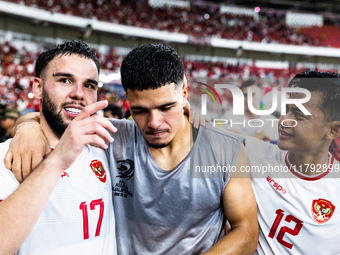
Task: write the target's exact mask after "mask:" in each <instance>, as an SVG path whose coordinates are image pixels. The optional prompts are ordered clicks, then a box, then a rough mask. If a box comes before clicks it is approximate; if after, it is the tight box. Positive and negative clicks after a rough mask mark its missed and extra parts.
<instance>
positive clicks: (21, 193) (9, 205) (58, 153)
mask: <svg viewBox="0 0 340 255" xmlns="http://www.w3.org/2000/svg"><path fill="white" fill-rule="evenodd" d="M105 105H106V103H103V102H99V103H97V104H93V105H90V106H88V107H86V108H85V109H83V111H82V112H81V113H80V114H79V115H78V116H77V117H76V118H75V119H74V120H73V121H72V122H71V123H70V124H69V126H68V128H67V129H66V131H65V133H64V134H63V136H62V137H61V139H60V141H59V143H58V145H57V146H56V148H55V150H54V151H53V152H51V153H50V154H49V155H48V157H47V158H46V159H45V160H44V161H43V162H42V163H41V164H40V165H39V166H38V167H36V169H35V170H34V171H33V173H32V174H31V175H29V176H28V178H27V179H26V180H25V181H24V182H23V183H22V184H21V185H20V186H19V187H18V188H17V189H16V190H15V191H14V192H13V193H12V194H11V195H10V196H8V197H7V198H5V199H4V200H3V201H2V202H0V247H1V249H0V254H14V253H15V252H16V251H17V250H18V249H19V248H20V246H21V244H22V243H23V242H24V240H25V239H26V237H27V236H28V235H29V233H30V232H31V230H32V228H33V226H34V225H35V223H36V221H37V219H38V217H39V215H40V214H41V212H42V210H43V208H44V206H45V204H46V202H47V200H48V197H49V196H50V194H51V192H52V190H53V189H54V187H55V185H56V184H57V182H58V180H59V179H60V175H61V174H62V173H63V171H65V170H66V169H68V168H69V167H70V166H71V165H72V163H73V162H74V160H75V159H76V158H77V156H78V155H79V154H80V152H81V151H82V149H83V147H84V145H85V144H89V143H96V144H98V145H99V146H100V147H101V148H104V149H105V148H106V147H107V145H106V144H105V142H104V141H103V139H105V140H106V141H108V142H112V140H113V139H112V137H111V136H110V133H109V131H110V132H115V131H116V129H115V128H114V127H113V125H112V124H111V123H110V122H109V121H108V120H105V119H103V118H100V117H99V116H96V115H93V116H91V117H90V115H91V113H94V112H96V111H97V110H99V109H102V108H104V107H105ZM99 136H101V137H103V139H101V138H100V137H99ZM0 165H1V166H2V168H3V165H2V164H0ZM13 179H14V177H13V176H11V174H10V172H9V171H8V170H6V169H0V192H2V193H3V192H5V191H4V188H3V186H6V183H7V182H8V181H10V182H12V183H14V181H15V180H14V181H13ZM7 186H8V185H7ZM0 196H2V197H0V199H2V198H3V196H4V195H3V194H0Z"/></svg>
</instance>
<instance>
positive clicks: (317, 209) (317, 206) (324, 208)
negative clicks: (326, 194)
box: [312, 198, 335, 223]
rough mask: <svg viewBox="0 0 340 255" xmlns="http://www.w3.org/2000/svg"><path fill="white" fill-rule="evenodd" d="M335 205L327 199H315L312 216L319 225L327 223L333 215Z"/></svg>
mask: <svg viewBox="0 0 340 255" xmlns="http://www.w3.org/2000/svg"><path fill="white" fill-rule="evenodd" d="M334 210H335V205H333V204H332V202H330V201H328V200H326V199H322V198H319V199H315V200H313V203H312V215H313V218H314V220H315V221H316V222H317V223H326V222H327V221H328V220H329V219H330V218H331V217H332V215H333V213H334Z"/></svg>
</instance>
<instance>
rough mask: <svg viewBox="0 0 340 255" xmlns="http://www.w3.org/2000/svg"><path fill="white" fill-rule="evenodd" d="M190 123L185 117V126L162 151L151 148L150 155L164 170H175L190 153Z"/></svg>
mask: <svg viewBox="0 0 340 255" xmlns="http://www.w3.org/2000/svg"><path fill="white" fill-rule="evenodd" d="M190 128H191V125H190V122H189V120H188V117H186V116H183V124H182V126H181V128H180V130H179V131H178V132H177V134H176V135H175V137H174V138H173V139H172V141H171V143H170V144H169V145H168V146H166V147H164V148H160V149H156V148H153V147H151V146H149V150H150V153H151V155H152V157H153V159H154V160H155V162H156V163H157V164H158V166H159V167H160V168H162V169H163V170H172V169H174V168H175V167H176V166H177V165H178V164H179V163H180V162H182V160H183V159H184V158H185V157H186V156H187V155H188V154H189V152H190V141H191V139H190V138H191V136H190Z"/></svg>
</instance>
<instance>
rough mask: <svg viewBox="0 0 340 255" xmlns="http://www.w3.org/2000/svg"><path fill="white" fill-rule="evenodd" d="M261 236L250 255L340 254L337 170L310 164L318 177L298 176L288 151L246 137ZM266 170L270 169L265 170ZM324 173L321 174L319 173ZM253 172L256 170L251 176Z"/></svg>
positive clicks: (334, 164)
mask: <svg viewBox="0 0 340 255" xmlns="http://www.w3.org/2000/svg"><path fill="white" fill-rule="evenodd" d="M246 151H247V153H248V157H249V161H250V165H251V166H256V168H252V172H251V176H252V185H253V189H254V193H255V196H256V200H257V206H258V220H259V227H260V237H259V244H258V247H257V251H256V253H255V254H266V255H268V254H280V255H281V254H294V255H296V254H327V255H329V254H334V255H335V254H340V242H339V237H340V196H339V194H338V190H339V189H340V179H339V177H340V174H339V172H340V169H339V166H340V164H339V162H337V161H335V160H334V158H333V157H330V164H329V166H330V167H328V165H326V166H325V168H324V169H322V168H323V167H324V166H309V167H313V168H314V169H315V170H314V171H318V173H320V174H318V175H316V176H313V177H312V178H308V177H307V176H306V175H303V174H300V173H297V171H294V169H293V168H292V167H291V166H290V164H289V161H288V160H287V155H288V153H287V151H282V150H280V149H279V148H278V147H277V146H276V145H271V144H269V143H265V142H262V141H259V140H257V139H254V138H247V140H246ZM270 166H271V167H270ZM323 170H324V171H323ZM256 171H258V172H256Z"/></svg>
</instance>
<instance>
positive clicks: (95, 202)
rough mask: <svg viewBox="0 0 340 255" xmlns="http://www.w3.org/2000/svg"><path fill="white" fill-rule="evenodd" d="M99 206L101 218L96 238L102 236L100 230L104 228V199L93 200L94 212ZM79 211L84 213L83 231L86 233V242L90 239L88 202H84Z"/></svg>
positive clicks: (92, 208) (91, 205) (91, 208)
mask: <svg viewBox="0 0 340 255" xmlns="http://www.w3.org/2000/svg"><path fill="white" fill-rule="evenodd" d="M97 205H99V217H98V222H97V228H96V233H95V236H99V235H100V228H101V226H102V221H103V215H104V202H103V199H96V200H92V201H91V203H90V210H94V209H95V207H96V206H97ZM79 209H80V210H82V212H83V231H84V240H85V239H89V216H88V212H87V204H86V202H82V203H81V204H80V205H79Z"/></svg>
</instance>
